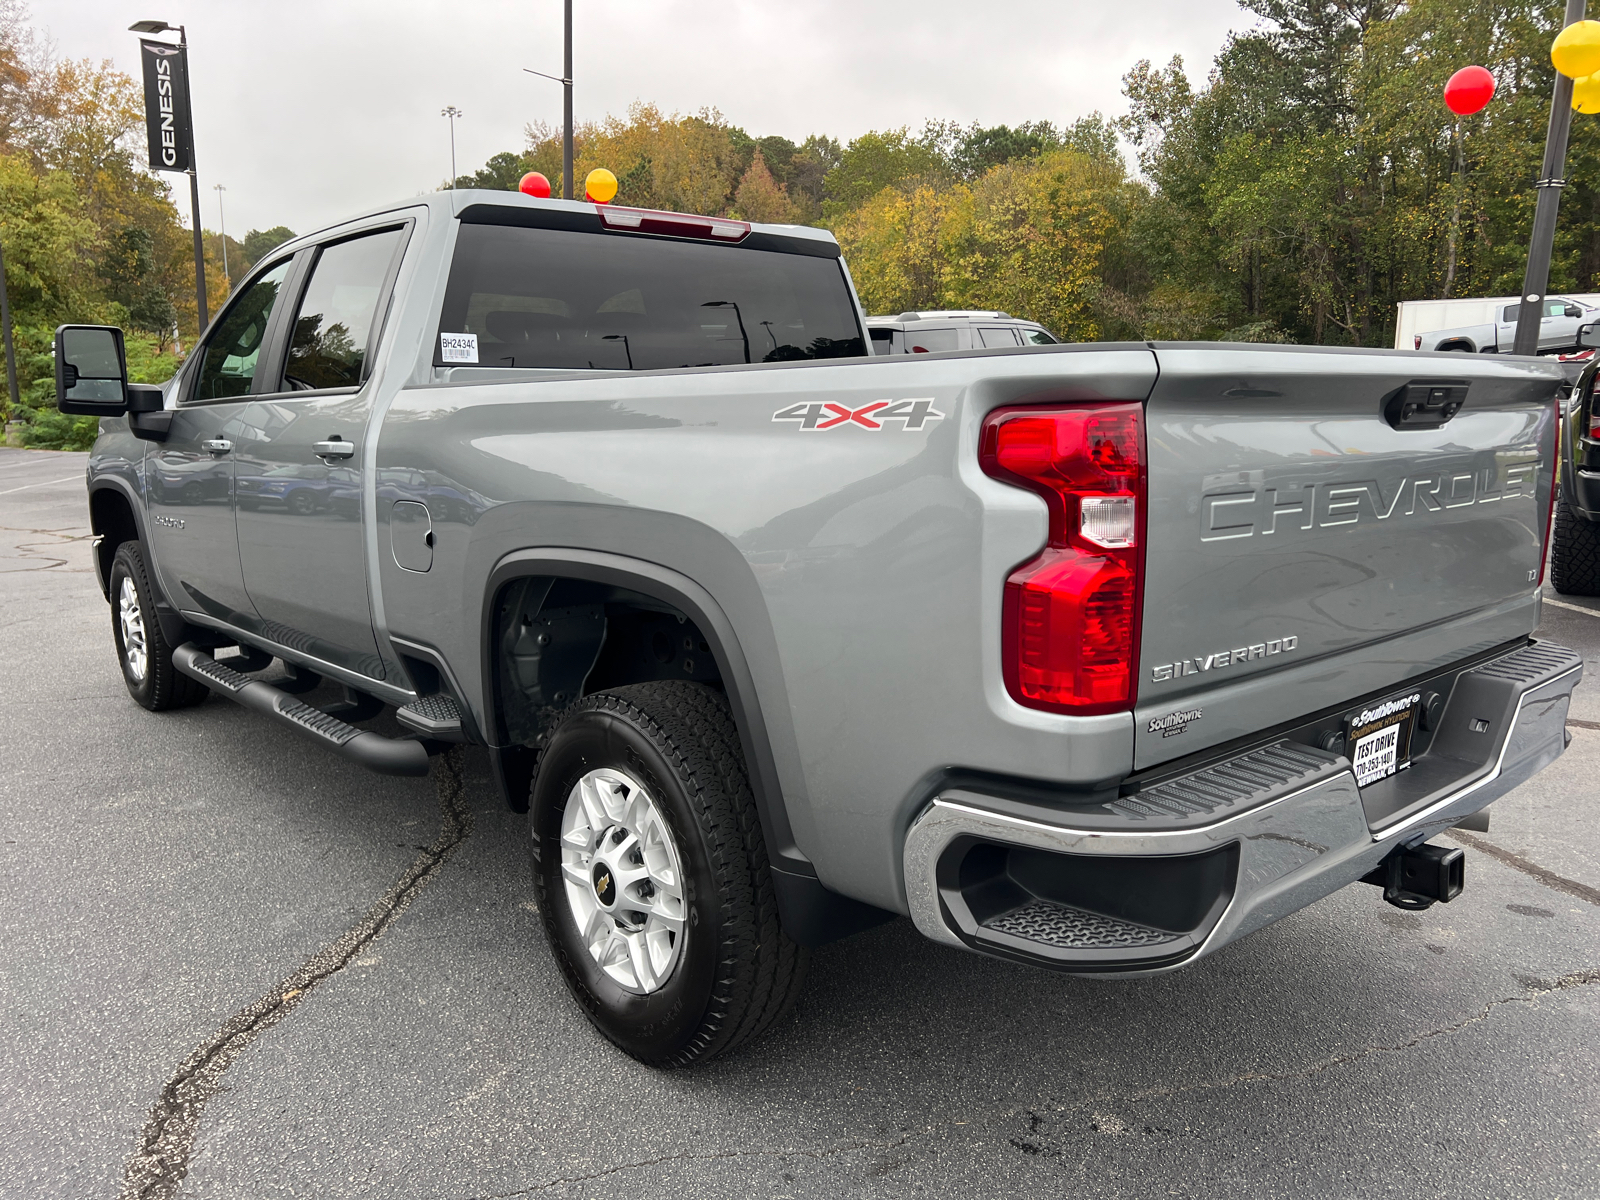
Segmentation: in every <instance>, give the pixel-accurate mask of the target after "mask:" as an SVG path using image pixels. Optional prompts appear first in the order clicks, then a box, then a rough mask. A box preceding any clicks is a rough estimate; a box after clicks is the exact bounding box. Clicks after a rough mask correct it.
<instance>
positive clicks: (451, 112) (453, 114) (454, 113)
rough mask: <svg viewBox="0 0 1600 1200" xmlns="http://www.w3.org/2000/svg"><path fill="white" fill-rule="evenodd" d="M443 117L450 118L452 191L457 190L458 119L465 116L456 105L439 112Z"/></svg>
mask: <svg viewBox="0 0 1600 1200" xmlns="http://www.w3.org/2000/svg"><path fill="white" fill-rule="evenodd" d="M439 115H440V116H441V117H448V118H450V190H451V191H452V192H453V191H455V190H456V118H457V117H460V116H465V115H466V114H465V113H463V112H462V111H461V110H460V109H459V108H457V107H456V106H455V105H454V104H451V105H448V106H447V107H445V108H441V109H440V110H439Z"/></svg>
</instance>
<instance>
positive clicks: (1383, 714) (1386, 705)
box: [1344, 692, 1422, 787]
mask: <svg viewBox="0 0 1600 1200" xmlns="http://www.w3.org/2000/svg"><path fill="white" fill-rule="evenodd" d="M1421 704H1422V694H1421V693H1420V692H1412V693H1408V694H1407V695H1404V696H1394V697H1391V698H1390V699H1388V700H1379V701H1376V702H1374V703H1372V704H1368V705H1366V706H1365V707H1364V708H1362V709H1360V710H1358V711H1357V712H1353V713H1351V714H1350V715H1349V716H1347V717H1346V718H1345V722H1344V745H1345V753H1346V754H1348V755H1349V756H1350V764H1351V766H1352V767H1353V768H1354V769H1355V773H1356V785H1357V786H1358V787H1367V786H1368V785H1370V784H1374V783H1377V782H1378V781H1379V780H1381V779H1387V778H1389V776H1391V775H1393V774H1395V773H1396V772H1397V771H1404V770H1405V769H1406V768H1407V767H1409V766H1410V765H1411V731H1412V730H1413V729H1414V728H1415V727H1416V719H1417V711H1418V709H1419V708H1420V707H1421Z"/></svg>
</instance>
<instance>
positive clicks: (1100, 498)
mask: <svg viewBox="0 0 1600 1200" xmlns="http://www.w3.org/2000/svg"><path fill="white" fill-rule="evenodd" d="M979 455H980V459H981V462H982V465H983V469H984V471H985V473H987V474H989V475H991V476H993V477H994V478H996V479H999V480H1002V481H1004V482H1006V483H1013V484H1017V485H1019V486H1021V487H1024V488H1027V489H1028V490H1029V491H1032V492H1035V493H1037V494H1038V495H1040V496H1042V497H1043V498H1044V502H1045V505H1046V507H1047V508H1048V510H1049V514H1050V533H1049V539H1048V541H1047V543H1046V545H1045V548H1044V549H1043V550H1042V551H1041V552H1040V553H1039V554H1038V555H1037V556H1036V557H1034V558H1032V559H1030V560H1029V561H1028V562H1025V563H1023V564H1022V565H1021V566H1019V567H1017V568H1016V569H1015V570H1014V571H1012V572H1011V575H1010V577H1009V578H1007V580H1006V592H1005V606H1004V616H1003V619H1002V620H1003V625H1002V632H1001V656H1002V659H1003V667H1004V673H1005V679H1006V688H1007V690H1008V691H1010V693H1011V695H1012V697H1013V698H1014V699H1015V700H1016V701H1017V702H1018V703H1019V704H1025V705H1027V706H1028V707H1030V708H1042V709H1046V710H1049V711H1051V712H1062V713H1074V714H1078V715H1089V714H1092V713H1104V712H1116V711H1119V710H1124V709H1128V708H1131V707H1132V705H1133V702H1134V699H1135V696H1136V688H1135V686H1134V684H1135V669H1136V667H1137V664H1138V659H1139V605H1140V599H1141V590H1142V581H1143V575H1144V548H1143V542H1144V499H1145V449H1144V408H1143V406H1142V405H1140V404H1139V403H1138V402H1137V401H1127V402H1109V403H1107V402H1096V403H1091V404H1063V405H1055V406H1050V407H1047V408H1002V409H996V410H995V411H994V412H992V413H990V414H989V416H988V417H987V418H986V419H985V420H984V423H983V435H982V440H981V443H980V449H979Z"/></svg>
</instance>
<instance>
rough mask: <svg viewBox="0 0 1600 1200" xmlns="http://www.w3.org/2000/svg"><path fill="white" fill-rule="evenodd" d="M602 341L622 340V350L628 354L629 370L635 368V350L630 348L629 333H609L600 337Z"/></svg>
mask: <svg viewBox="0 0 1600 1200" xmlns="http://www.w3.org/2000/svg"><path fill="white" fill-rule="evenodd" d="M600 340H601V341H602V342H621V343H622V352H623V353H624V354H626V355H627V356H628V370H630V371H631V370H633V351H632V350H631V349H629V348H628V335H627V334H625V333H607V334H603V335H602V336H601V338H600Z"/></svg>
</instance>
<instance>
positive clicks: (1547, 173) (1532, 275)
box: [1512, 0, 1584, 354]
mask: <svg viewBox="0 0 1600 1200" xmlns="http://www.w3.org/2000/svg"><path fill="white" fill-rule="evenodd" d="M1583 10H1584V0H1567V13H1566V17H1565V18H1564V19H1563V20H1562V22H1561V27H1562V28H1563V29H1565V28H1566V27H1567V26H1568V25H1576V24H1577V23H1578V22H1579V21H1581V20H1583ZM1571 129H1572V80H1571V79H1569V78H1568V77H1567V76H1566V75H1564V74H1562V73H1561V72H1560V71H1557V72H1556V87H1555V94H1554V95H1553V96H1552V97H1551V98H1550V127H1549V131H1548V132H1547V133H1546V135H1545V139H1544V165H1543V166H1542V167H1540V169H1539V180H1538V182H1537V183H1535V184H1534V185H1533V186H1534V187H1535V188H1537V189H1538V191H1539V201H1538V203H1537V205H1535V207H1534V210H1533V238H1532V240H1531V241H1530V243H1529V245H1528V269H1527V272H1526V273H1525V274H1524V275H1523V277H1522V304H1521V305H1520V307H1519V308H1518V309H1517V336H1516V340H1515V341H1514V342H1513V343H1512V353H1514V354H1537V353H1538V352H1539V322H1540V321H1541V320H1542V319H1543V317H1544V299H1545V296H1544V289H1545V288H1546V286H1548V285H1549V283H1550V253H1551V248H1552V247H1553V246H1554V244H1555V240H1556V212H1557V210H1558V209H1559V208H1560V207H1561V189H1562V188H1564V187H1565V186H1566V185H1567V181H1566V180H1565V179H1563V178H1562V172H1563V171H1565V170H1566V165H1567V134H1568V133H1569V132H1570V131H1571Z"/></svg>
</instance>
